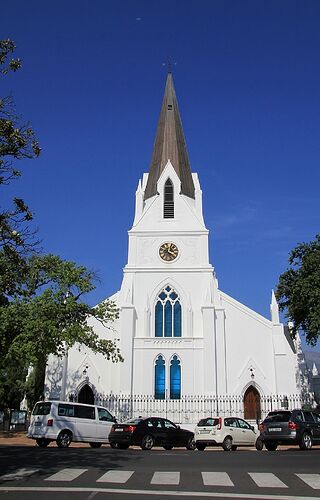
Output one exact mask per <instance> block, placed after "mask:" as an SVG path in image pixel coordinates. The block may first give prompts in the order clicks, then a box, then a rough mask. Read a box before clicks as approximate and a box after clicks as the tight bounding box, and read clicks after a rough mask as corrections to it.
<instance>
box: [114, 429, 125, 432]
mask: <svg viewBox="0 0 320 500" xmlns="http://www.w3.org/2000/svg"><path fill="white" fill-rule="evenodd" d="M115 431H116V432H122V431H123V429H115Z"/></svg>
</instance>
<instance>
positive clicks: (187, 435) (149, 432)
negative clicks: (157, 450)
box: [109, 417, 195, 450]
mask: <svg viewBox="0 0 320 500" xmlns="http://www.w3.org/2000/svg"><path fill="white" fill-rule="evenodd" d="M109 442H110V445H111V447H112V448H120V449H122V450H126V449H127V448H129V446H132V445H136V446H141V448H142V449H143V450H151V448H152V447H153V446H163V448H164V449H165V450H171V449H172V448H173V447H174V446H185V447H186V448H187V450H194V449H195V442H194V434H193V432H191V431H188V430H185V429H180V427H179V426H178V425H176V424H174V423H173V422H170V420H167V419H166V418H160V417H148V418H137V419H134V420H129V421H128V422H126V423H124V424H114V425H113V426H112V428H111V431H110V434H109Z"/></svg>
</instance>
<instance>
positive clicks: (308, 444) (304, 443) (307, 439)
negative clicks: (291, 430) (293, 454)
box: [299, 432, 312, 450]
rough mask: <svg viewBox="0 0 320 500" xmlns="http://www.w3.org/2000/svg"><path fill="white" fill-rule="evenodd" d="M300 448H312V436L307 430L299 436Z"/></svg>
mask: <svg viewBox="0 0 320 500" xmlns="http://www.w3.org/2000/svg"><path fill="white" fill-rule="evenodd" d="M299 447H300V449H301V450H311V448H312V437H311V435H310V434H309V432H304V433H303V434H302V436H301V441H300V443H299Z"/></svg>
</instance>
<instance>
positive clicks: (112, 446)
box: [110, 443, 118, 449]
mask: <svg viewBox="0 0 320 500" xmlns="http://www.w3.org/2000/svg"><path fill="white" fill-rule="evenodd" d="M110 446H111V448H113V449H115V448H118V443H110Z"/></svg>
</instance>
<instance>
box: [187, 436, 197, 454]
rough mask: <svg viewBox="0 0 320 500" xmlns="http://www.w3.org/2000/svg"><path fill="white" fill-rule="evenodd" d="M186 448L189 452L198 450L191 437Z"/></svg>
mask: <svg viewBox="0 0 320 500" xmlns="http://www.w3.org/2000/svg"><path fill="white" fill-rule="evenodd" d="M186 448H187V450H192V451H193V450H195V449H196V442H195V440H194V438H193V437H190V438H189V439H188V441H187V444H186Z"/></svg>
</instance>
